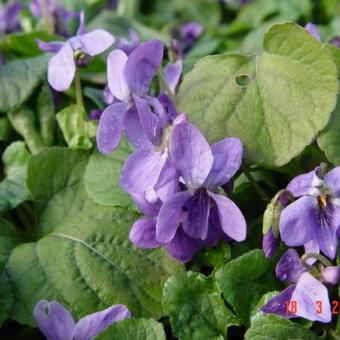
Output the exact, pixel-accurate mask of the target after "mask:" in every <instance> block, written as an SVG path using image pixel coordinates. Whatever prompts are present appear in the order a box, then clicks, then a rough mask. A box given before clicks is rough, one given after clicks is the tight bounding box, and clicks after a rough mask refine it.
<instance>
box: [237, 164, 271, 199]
mask: <svg viewBox="0 0 340 340" xmlns="http://www.w3.org/2000/svg"><path fill="white" fill-rule="evenodd" d="M242 171H243V173H244V175H245V176H246V177H247V179H248V181H249V183H250V184H251V185H252V186H253V187H254V189H255V190H256V191H257V193H258V194H259V195H260V196H261V198H262V199H263V200H264V201H266V202H269V201H270V197H269V196H268V195H267V194H266V193H265V192H264V190H263V189H262V188H261V187H260V186H259V184H258V183H257V182H256V180H255V178H254V177H253V176H252V174H251V173H250V171H249V169H248V167H246V166H243V167H242Z"/></svg>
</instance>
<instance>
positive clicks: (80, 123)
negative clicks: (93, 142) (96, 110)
mask: <svg viewBox="0 0 340 340" xmlns="http://www.w3.org/2000/svg"><path fill="white" fill-rule="evenodd" d="M74 84H75V87H76V101H77V106H78V127H79V129H80V131H83V132H84V127H85V124H84V111H85V108H84V100H83V91H82V87H81V79H80V71H79V69H77V71H76V75H75V79H74Z"/></svg>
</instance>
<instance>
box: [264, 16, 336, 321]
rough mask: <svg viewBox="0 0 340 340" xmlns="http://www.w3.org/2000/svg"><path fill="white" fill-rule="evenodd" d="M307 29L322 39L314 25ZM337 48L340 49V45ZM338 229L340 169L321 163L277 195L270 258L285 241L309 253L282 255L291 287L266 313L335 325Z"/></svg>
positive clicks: (270, 216)
mask: <svg viewBox="0 0 340 340" xmlns="http://www.w3.org/2000/svg"><path fill="white" fill-rule="evenodd" d="M305 29H306V30H307V31H308V32H309V33H310V34H311V35H312V36H313V37H314V38H315V39H317V40H320V34H319V32H318V29H317V27H316V26H315V25H314V24H313V23H308V24H307V25H306V26H305ZM331 42H332V41H331ZM332 43H333V44H334V45H335V46H337V44H336V41H333V42H332ZM339 226H340V167H336V168H334V169H332V170H331V171H329V172H328V173H327V171H326V164H323V163H322V164H320V166H317V167H316V168H315V169H314V170H312V171H310V172H308V173H305V174H302V175H298V176H297V177H295V178H294V179H292V180H291V181H290V182H289V183H288V186H287V188H286V189H284V190H280V191H279V192H278V193H277V194H276V195H275V197H274V198H273V200H272V201H271V202H270V204H269V205H268V206H267V209H266V211H265V213H264V219H263V229H264V230H263V231H264V236H263V243H262V247H263V251H264V254H265V256H266V257H267V258H271V257H273V255H274V254H275V252H276V250H277V245H278V241H279V239H280V238H281V240H282V241H283V242H284V243H285V244H286V245H287V246H289V247H298V246H303V247H304V252H305V254H304V255H303V256H302V257H301V259H300V257H299V255H298V253H297V252H296V251H295V250H294V249H288V250H287V251H286V252H285V253H284V254H283V255H282V257H281V258H280V260H279V262H278V263H277V266H276V276H277V278H278V279H279V280H280V281H282V282H286V283H289V284H290V285H289V286H288V287H287V288H286V289H284V290H283V291H282V292H281V293H279V294H278V295H276V296H274V297H273V298H272V299H270V300H269V301H268V302H267V303H266V304H265V305H264V306H263V307H262V309H261V310H262V311H263V312H265V313H273V314H278V315H281V316H285V317H287V318H295V317H304V318H306V319H309V320H311V321H321V322H325V323H328V322H330V321H331V320H332V314H331V304H330V301H329V296H328V290H327V288H328V287H330V286H332V285H336V284H338V282H339V278H340V267H339V266H334V265H332V262H331V261H330V260H333V259H334V258H335V257H336V252H337V246H338V238H339V235H340V234H339V232H340V228H339ZM320 253H322V254H320ZM291 305H294V307H295V308H294V310H293V311H292V310H291V309H289V306H291ZM287 306H288V308H287Z"/></svg>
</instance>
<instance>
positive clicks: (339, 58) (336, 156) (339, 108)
mask: <svg viewBox="0 0 340 340" xmlns="http://www.w3.org/2000/svg"><path fill="white" fill-rule="evenodd" d="M325 49H326V50H327V51H328V52H329V53H330V55H331V56H332V58H333V60H334V62H335V64H336V66H337V69H338V71H337V74H338V77H339V78H340V49H338V48H337V47H335V46H332V45H326V46H325ZM339 134H340V96H338V102H337V105H336V108H335V110H334V112H333V113H332V117H331V120H330V121H329V123H328V125H327V127H326V128H325V129H324V130H323V131H322V132H321V133H320V135H319V137H318V140H317V141H318V145H319V146H320V148H321V149H322V150H323V151H325V153H326V156H327V158H328V159H329V160H330V161H331V162H332V163H333V164H335V165H339V164H340V138H339Z"/></svg>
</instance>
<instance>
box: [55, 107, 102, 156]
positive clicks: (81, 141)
mask: <svg viewBox="0 0 340 340" xmlns="http://www.w3.org/2000/svg"><path fill="white" fill-rule="evenodd" d="M81 114H82V115H83V116H84V115H85V112H82V113H81ZM57 122H58V125H59V127H60V129H61V131H62V133H63V136H64V138H65V141H66V143H67V144H68V146H69V147H71V148H76V149H85V150H87V149H91V148H92V146H93V143H92V141H91V137H94V136H95V135H96V130H97V126H96V124H95V123H94V122H92V121H84V129H83V130H82V129H81V128H80V126H79V108H78V106H77V105H70V106H67V107H66V108H64V109H62V110H61V111H60V112H58V113H57Z"/></svg>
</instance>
